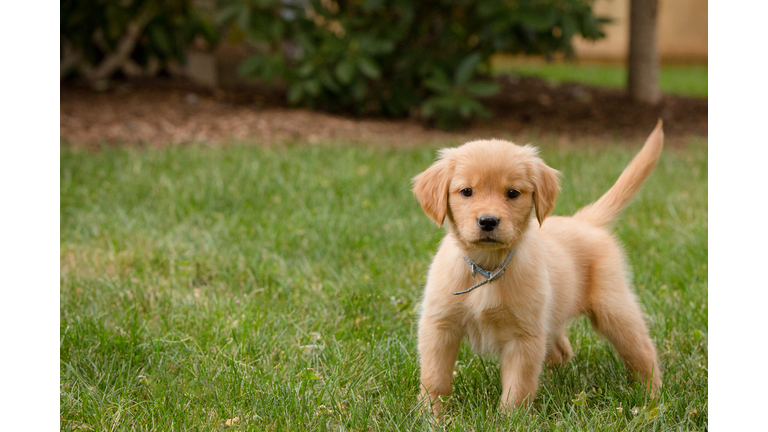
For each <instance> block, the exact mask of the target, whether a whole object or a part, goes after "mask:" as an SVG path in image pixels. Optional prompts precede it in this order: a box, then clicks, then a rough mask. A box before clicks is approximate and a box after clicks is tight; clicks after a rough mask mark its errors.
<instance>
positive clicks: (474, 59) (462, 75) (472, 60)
mask: <svg viewBox="0 0 768 432" xmlns="http://www.w3.org/2000/svg"><path fill="white" fill-rule="evenodd" d="M481 59H482V54H480V53H479V52H475V53H472V54H470V55H468V56H467V57H465V58H464V60H462V61H461V64H459V67H457V68H456V74H455V76H454V81H455V82H456V84H464V83H466V82H467V81H469V79H470V78H472V75H474V74H475V69H476V68H477V65H478V64H479V63H480V60H481Z"/></svg>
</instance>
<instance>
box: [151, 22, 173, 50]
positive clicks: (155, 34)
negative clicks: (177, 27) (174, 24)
mask: <svg viewBox="0 0 768 432" xmlns="http://www.w3.org/2000/svg"><path fill="white" fill-rule="evenodd" d="M147 33H149V39H150V40H151V41H152V45H154V47H155V48H156V49H157V50H158V51H160V53H162V54H165V55H168V54H170V53H171V42H170V40H169V39H168V35H166V33H165V29H164V28H163V27H161V26H160V25H153V26H151V27H149V28H148V29H147Z"/></svg>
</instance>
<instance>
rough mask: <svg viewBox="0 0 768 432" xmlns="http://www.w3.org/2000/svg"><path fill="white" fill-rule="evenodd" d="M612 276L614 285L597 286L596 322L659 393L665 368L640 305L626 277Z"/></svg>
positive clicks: (593, 309) (594, 300)
mask: <svg viewBox="0 0 768 432" xmlns="http://www.w3.org/2000/svg"><path fill="white" fill-rule="evenodd" d="M611 279H612V281H611V282H612V283H611V284H610V287H609V286H605V285H604V286H596V287H594V288H595V289H594V291H593V295H592V296H591V297H592V302H591V303H592V304H591V314H590V319H591V320H592V325H593V326H594V327H595V329H596V330H597V331H598V332H599V333H600V334H602V335H603V336H605V337H606V338H607V339H608V341H609V342H611V344H613V346H614V347H615V348H616V351H618V353H619V356H621V358H622V360H624V363H625V364H626V365H627V368H628V369H630V370H631V371H632V372H633V373H634V374H635V378H637V379H638V380H639V381H640V382H641V383H642V384H643V385H645V386H646V388H648V389H650V390H651V391H652V393H653V394H654V395H656V394H658V391H659V388H660V387H661V371H660V370H659V362H658V360H657V357H656V349H655V348H654V346H653V342H652V341H651V338H650V337H649V336H648V328H647V327H646V325H645V321H644V320H643V314H642V312H641V311H640V306H639V304H638V302H637V299H636V298H635V296H634V294H633V293H632V292H631V291H630V290H629V287H628V286H627V282H626V280H625V279H624V278H623V277H621V278H611ZM617 279H618V280H617ZM603 282H605V281H603Z"/></svg>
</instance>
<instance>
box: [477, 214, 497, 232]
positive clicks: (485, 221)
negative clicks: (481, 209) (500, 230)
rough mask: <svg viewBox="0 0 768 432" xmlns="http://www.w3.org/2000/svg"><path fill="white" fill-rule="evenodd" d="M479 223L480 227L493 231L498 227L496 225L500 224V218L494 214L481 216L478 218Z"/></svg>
mask: <svg viewBox="0 0 768 432" xmlns="http://www.w3.org/2000/svg"><path fill="white" fill-rule="evenodd" d="M477 224H478V225H480V228H482V229H483V231H493V230H494V229H496V226H498V225H499V218H496V217H493V216H480V218H479V219H478V220H477Z"/></svg>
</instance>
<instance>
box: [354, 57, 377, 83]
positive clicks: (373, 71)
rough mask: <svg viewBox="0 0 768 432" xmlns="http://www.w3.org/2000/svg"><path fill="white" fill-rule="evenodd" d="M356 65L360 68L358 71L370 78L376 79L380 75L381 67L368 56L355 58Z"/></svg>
mask: <svg viewBox="0 0 768 432" xmlns="http://www.w3.org/2000/svg"><path fill="white" fill-rule="evenodd" d="M357 67H358V68H360V72H362V73H363V75H365V76H367V77H368V78H370V79H373V80H377V79H379V78H380V77H381V69H379V66H378V65H377V64H376V62H374V61H373V60H371V59H370V58H368V57H360V58H358V59H357Z"/></svg>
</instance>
